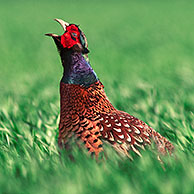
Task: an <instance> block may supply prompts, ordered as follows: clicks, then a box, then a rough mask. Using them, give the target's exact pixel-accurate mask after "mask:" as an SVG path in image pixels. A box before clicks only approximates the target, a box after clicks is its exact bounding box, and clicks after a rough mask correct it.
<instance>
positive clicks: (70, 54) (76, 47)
mask: <svg viewBox="0 0 194 194" xmlns="http://www.w3.org/2000/svg"><path fill="white" fill-rule="evenodd" d="M55 21H57V22H58V23H59V24H60V25H61V26H62V28H63V30H64V33H63V34H62V35H56V34H53V33H49V34H45V35H47V36H51V37H52V38H53V39H54V41H55V44H56V46H57V49H58V51H59V54H60V56H61V61H62V65H63V67H64V73H63V78H62V82H64V83H68V84H76V85H83V86H89V85H90V84H92V83H94V82H96V81H97V80H98V78H97V76H96V73H95V72H94V71H93V69H92V68H91V65H90V63H89V61H88V56H87V53H89V50H88V44H87V39H86V36H85V35H84V33H83V32H82V31H81V30H80V28H79V27H78V25H76V24H69V23H67V22H65V21H63V20H61V19H55ZM84 56H85V58H84Z"/></svg>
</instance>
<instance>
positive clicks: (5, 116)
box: [0, 0, 194, 194]
mask: <svg viewBox="0 0 194 194" xmlns="http://www.w3.org/2000/svg"><path fill="white" fill-rule="evenodd" d="M0 5H1V6H0V18H1V21H0V24H1V25H0V26H1V27H0V28H1V30H0V43H1V44H0V45H1V46H0V80H1V81H0V193H84V194H85V193H193V192H194V186H193V180H194V166H193V162H194V157H193V154H194V143H193V137H194V115H193V111H194V25H193V24H194V20H193V19H194V2H193V1H181V0H180V1H179V0H177V1H175V0H172V1H154V0H148V1H143V0H137V1H135V0H134V1H123V0H121V1H116V0H112V1H109V0H108V1H101V0H99V1H85V0H83V1H76V0H72V1H66V0H63V1H62V0H58V1H44V0H40V1H32V0H28V1H20V0H17V1H11V0H10V1H1V3H0ZM54 18H61V19H64V20H65V21H67V22H69V23H76V24H80V28H81V29H82V30H83V31H84V33H85V34H86V37H87V39H88V43H89V50H90V54H89V58H90V62H91V64H92V67H93V68H94V69H95V71H96V73H97V75H98V77H99V78H100V80H101V81H102V82H103V84H104V85H105V91H106V93H107V95H108V97H109V99H110V100H111V102H112V103H113V104H114V106H116V107H117V108H118V109H122V110H124V111H127V112H129V113H131V114H132V115H134V116H136V117H138V118H140V119H142V120H143V121H145V122H147V123H148V124H149V125H151V126H152V127H153V128H155V129H156V130H157V131H158V132H160V133H161V134H162V135H164V136H165V137H167V138H168V139H170V140H171V142H172V143H173V144H174V145H175V147H176V157H172V158H168V157H165V158H163V160H164V167H165V169H166V170H163V169H162V168H161V165H160V163H159V162H158V160H157V158H156V154H154V153H153V151H151V150H148V151H146V152H143V153H142V154H143V157H142V158H137V157H135V158H134V161H133V162H131V161H129V160H120V159H119V158H118V157H117V156H116V154H114V152H113V153H111V152H112V151H111V150H109V149H108V148H107V149H108V150H109V151H110V153H111V154H110V155H111V157H110V158H109V160H108V161H106V162H104V163H100V164H96V162H95V160H92V159H91V158H90V157H88V156H87V154H85V153H80V151H78V150H76V149H75V151H74V152H75V153H74V154H75V159H76V162H74V163H72V162H71V161H69V159H68V157H67V156H65V153H63V154H62V156H60V155H59V152H58V147H57V133H58V118H59V117H58V116H59V81H60V79H61V76H62V66H61V64H60V58H59V56H58V54H57V51H56V48H55V45H54V42H53V41H52V39H51V38H49V37H45V36H44V34H45V33H50V32H52V33H57V34H62V33H63V31H62V28H61V27H60V25H59V24H58V23H57V22H54V21H53V19H54Z"/></svg>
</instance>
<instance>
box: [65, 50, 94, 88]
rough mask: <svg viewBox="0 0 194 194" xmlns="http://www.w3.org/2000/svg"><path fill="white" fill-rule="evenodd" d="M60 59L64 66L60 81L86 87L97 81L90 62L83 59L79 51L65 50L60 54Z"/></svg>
mask: <svg viewBox="0 0 194 194" xmlns="http://www.w3.org/2000/svg"><path fill="white" fill-rule="evenodd" d="M61 60H62V64H63V67H64V73H63V77H62V80H61V81H62V82H64V83H68V84H76V85H82V86H85V87H88V86H90V85H91V84H93V83H95V82H96V81H98V77H97V75H96V73H95V72H94V70H93V69H92V67H91V66H90V63H89V62H87V61H86V60H85V58H84V57H83V55H82V54H81V53H76V52H72V51H69V52H66V53H65V54H64V55H63V56H61Z"/></svg>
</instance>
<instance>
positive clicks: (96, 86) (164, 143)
mask: <svg viewBox="0 0 194 194" xmlns="http://www.w3.org/2000/svg"><path fill="white" fill-rule="evenodd" d="M55 20H56V21H57V22H58V23H59V24H60V25H61V26H62V28H63V30H64V33H63V34H62V35H61V36H60V35H56V34H53V33H49V34H45V35H47V36H50V37H52V38H53V39H54V42H55V44H56V46H57V49H58V52H59V54H60V57H61V62H62V65H63V70H64V72H63V77H62V79H61V81H60V123H59V137H58V144H59V147H60V148H66V149H68V148H69V144H70V143H69V142H70V140H72V139H73V140H74V142H75V143H76V142H78V141H81V142H83V143H84V144H85V147H86V148H87V149H88V151H89V153H91V154H94V155H95V156H96V158H98V156H99V153H103V152H104V143H108V144H109V145H111V146H112V147H113V148H114V149H115V150H116V151H117V152H118V153H119V154H121V155H124V156H128V157H130V152H135V153H136V154H137V155H141V149H144V147H145V146H146V145H150V144H151V143H152V142H154V143H155V144H156V147H157V149H158V151H159V153H162V154H164V155H165V154H166V153H169V154H171V153H172V152H173V150H174V146H173V145H172V144H171V143H170V142H169V141H168V140H167V139H166V138H165V137H163V136H161V135H160V134H159V133H158V132H156V131H155V130H154V129H152V128H151V127H150V126H148V125H147V124H145V123H144V122H143V121H141V120H139V119H137V118H135V117H134V116H131V115H130V114H128V113H126V112H123V111H120V110H117V109H116V108H114V106H113V105H112V104H111V102H110V101H109V99H108V97H107V96H106V94H105V91H104V86H103V84H102V83H101V82H100V80H99V78H98V77H97V75H96V73H95V72H94V70H93V69H92V67H91V65H90V62H89V60H88V55H87V54H88V53H89V50H88V44H87V39H86V36H85V35H84V33H83V32H82V31H81V30H80V28H79V26H78V25H75V24H69V23H67V22H64V21H63V20H61V19H55Z"/></svg>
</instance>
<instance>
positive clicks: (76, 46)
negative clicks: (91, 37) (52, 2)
mask: <svg viewBox="0 0 194 194" xmlns="http://www.w3.org/2000/svg"><path fill="white" fill-rule="evenodd" d="M55 21H57V22H58V23H59V24H60V25H61V26H62V28H63V30H64V33H63V35H61V36H60V35H56V34H53V33H48V34H45V35H46V36H51V37H53V39H54V41H55V43H56V46H57V48H58V50H59V52H62V51H63V52H65V51H69V50H72V51H76V52H81V53H82V54H87V53H89V50H88V48H87V47H88V44H87V39H86V36H85V35H84V33H83V32H82V31H81V30H80V29H79V27H78V25H76V24H69V23H67V22H64V21H63V20H61V19H55Z"/></svg>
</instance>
